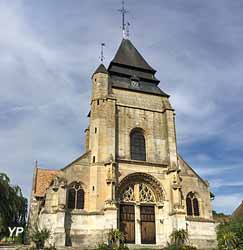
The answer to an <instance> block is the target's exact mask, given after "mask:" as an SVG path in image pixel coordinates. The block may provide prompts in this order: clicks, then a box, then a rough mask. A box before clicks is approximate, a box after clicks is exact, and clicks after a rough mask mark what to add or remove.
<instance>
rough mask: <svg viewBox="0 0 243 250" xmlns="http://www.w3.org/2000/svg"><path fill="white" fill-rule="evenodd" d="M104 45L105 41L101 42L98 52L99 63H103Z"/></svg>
mask: <svg viewBox="0 0 243 250" xmlns="http://www.w3.org/2000/svg"><path fill="white" fill-rule="evenodd" d="M104 47H105V43H101V52H100V61H101V63H103V61H104V60H105V57H104Z"/></svg>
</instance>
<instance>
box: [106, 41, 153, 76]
mask: <svg viewBox="0 0 243 250" xmlns="http://www.w3.org/2000/svg"><path fill="white" fill-rule="evenodd" d="M112 63H116V64H121V65H126V66H130V67H134V68H138V69H143V70H148V71H152V72H154V73H155V72H156V71H155V70H154V69H153V68H152V67H151V66H150V65H149V64H148V63H147V62H146V61H145V59H144V58H143V56H142V55H141V54H140V53H139V52H138V50H137V49H136V48H135V47H134V45H133V44H132V43H131V41H130V40H129V39H123V40H122V42H121V44H120V47H119V49H118V51H117V52H116V55H115V57H114V59H113V60H112V61H111V64H112Z"/></svg>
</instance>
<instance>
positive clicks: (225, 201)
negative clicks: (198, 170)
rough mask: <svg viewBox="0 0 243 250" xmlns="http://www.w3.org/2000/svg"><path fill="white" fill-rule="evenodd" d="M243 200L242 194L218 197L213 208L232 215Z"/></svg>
mask: <svg viewBox="0 0 243 250" xmlns="http://www.w3.org/2000/svg"><path fill="white" fill-rule="evenodd" d="M241 200H242V193H233V194H228V195H225V194H224V195H217V196H216V197H215V200H214V201H213V207H214V209H215V210H216V211H217V212H223V213H225V214H232V212H233V211H234V210H235V209H236V208H237V207H238V206H239V205H240V203H241Z"/></svg>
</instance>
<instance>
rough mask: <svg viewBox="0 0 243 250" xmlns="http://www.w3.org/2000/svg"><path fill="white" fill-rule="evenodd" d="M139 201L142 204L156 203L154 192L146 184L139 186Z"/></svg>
mask: <svg viewBox="0 0 243 250" xmlns="http://www.w3.org/2000/svg"><path fill="white" fill-rule="evenodd" d="M139 201H141V202H155V198H154V195H153V192H152V190H151V189H150V188H149V187H148V186H147V185H145V184H144V183H142V184H139Z"/></svg>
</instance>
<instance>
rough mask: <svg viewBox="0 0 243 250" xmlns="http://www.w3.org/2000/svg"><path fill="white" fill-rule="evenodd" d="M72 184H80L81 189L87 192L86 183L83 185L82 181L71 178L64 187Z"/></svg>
mask: <svg viewBox="0 0 243 250" xmlns="http://www.w3.org/2000/svg"><path fill="white" fill-rule="evenodd" d="M74 184H80V186H81V187H82V189H83V190H84V191H85V192H86V193H87V192H88V187H87V185H85V184H84V183H83V182H82V181H80V180H72V181H70V182H68V183H67V185H66V188H67V189H68V188H70V187H72V186H73V185H74Z"/></svg>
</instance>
